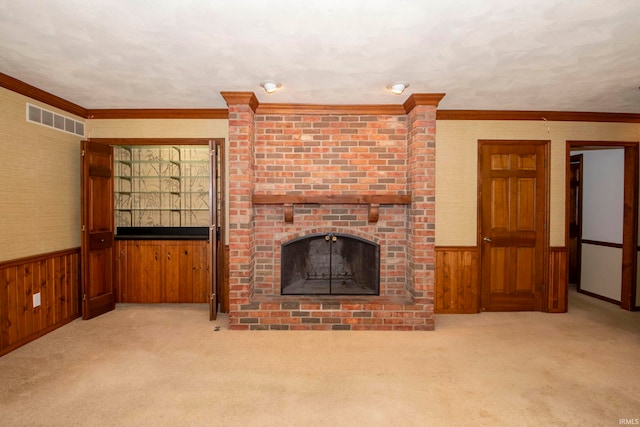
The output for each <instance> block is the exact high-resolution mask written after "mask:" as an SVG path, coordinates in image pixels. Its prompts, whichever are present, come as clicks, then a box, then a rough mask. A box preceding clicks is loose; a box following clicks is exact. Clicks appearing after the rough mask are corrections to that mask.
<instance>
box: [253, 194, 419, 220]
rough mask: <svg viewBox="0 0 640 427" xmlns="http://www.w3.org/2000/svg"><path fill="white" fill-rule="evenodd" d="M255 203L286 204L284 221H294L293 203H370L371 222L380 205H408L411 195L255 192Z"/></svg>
mask: <svg viewBox="0 0 640 427" xmlns="http://www.w3.org/2000/svg"><path fill="white" fill-rule="evenodd" d="M252 201H253V204H254V205H284V221H285V222H293V205H302V204H316V205H369V222H378V216H379V208H380V205H408V204H410V203H411V196H408V195H399V194H316V195H304V194H254V195H253V199H252Z"/></svg>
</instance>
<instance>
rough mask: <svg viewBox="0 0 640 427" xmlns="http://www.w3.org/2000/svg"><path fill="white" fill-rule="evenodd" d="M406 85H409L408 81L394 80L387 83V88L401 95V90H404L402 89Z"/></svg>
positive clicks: (406, 86)
mask: <svg viewBox="0 0 640 427" xmlns="http://www.w3.org/2000/svg"><path fill="white" fill-rule="evenodd" d="M408 87H409V83H405V82H396V83H391V84H390V85H388V86H387V90H388V91H389V92H391V93H393V94H395V95H401V94H402V92H404V90H405V89H406V88H408Z"/></svg>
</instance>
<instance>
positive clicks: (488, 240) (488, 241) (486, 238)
mask: <svg viewBox="0 0 640 427" xmlns="http://www.w3.org/2000/svg"><path fill="white" fill-rule="evenodd" d="M482 240H484V241H485V242H487V243H491V239H490V238H488V237H485V238H484V239H482Z"/></svg>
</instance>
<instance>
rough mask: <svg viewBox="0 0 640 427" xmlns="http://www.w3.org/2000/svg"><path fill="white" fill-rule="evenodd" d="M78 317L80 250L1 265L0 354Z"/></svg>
mask: <svg viewBox="0 0 640 427" xmlns="http://www.w3.org/2000/svg"><path fill="white" fill-rule="evenodd" d="M38 294H39V298H40V305H39V306H36V307H34V295H35V296H36V297H35V300H36V302H37V299H38ZM78 317H80V248H74V249H69V250H64V251H58V252H53V253H49V254H43V255H38V256H34V257H28V258H22V259H18V260H13V261H7V262H2V263H0V355H3V354H6V353H8V352H10V351H12V350H14V349H16V348H18V347H20V346H22V345H24V344H27V343H28V342H31V341H33V340H34V339H36V338H38V337H40V336H42V335H45V334H46V333H48V332H51V331H53V330H54V329H56V328H59V327H60V326H62V325H65V324H66V323H69V322H70V321H72V320H74V319H76V318H78Z"/></svg>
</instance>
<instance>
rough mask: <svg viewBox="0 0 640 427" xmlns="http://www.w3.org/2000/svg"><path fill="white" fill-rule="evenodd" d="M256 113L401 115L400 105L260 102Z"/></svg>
mask: <svg viewBox="0 0 640 427" xmlns="http://www.w3.org/2000/svg"><path fill="white" fill-rule="evenodd" d="M256 114H353V115H401V114H406V112H405V110H404V108H403V107H402V106H401V105H391V104H389V105H386V104H381V105H367V104H362V105H357V104H356V105H329V104H260V105H259V106H258V108H257V109H256Z"/></svg>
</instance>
